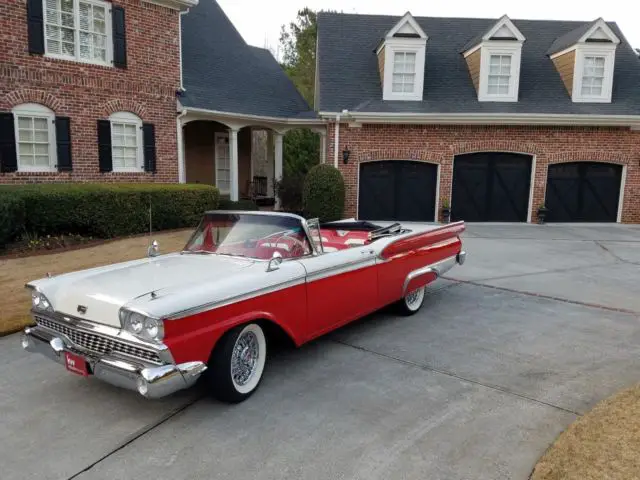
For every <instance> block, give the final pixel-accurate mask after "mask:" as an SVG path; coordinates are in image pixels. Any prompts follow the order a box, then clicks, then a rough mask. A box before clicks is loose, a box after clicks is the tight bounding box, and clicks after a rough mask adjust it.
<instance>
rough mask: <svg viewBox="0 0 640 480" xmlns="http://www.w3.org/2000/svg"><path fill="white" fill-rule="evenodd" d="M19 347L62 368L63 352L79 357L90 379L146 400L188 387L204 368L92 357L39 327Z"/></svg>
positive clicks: (197, 364) (28, 332) (193, 364)
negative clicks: (88, 372)
mask: <svg viewBox="0 0 640 480" xmlns="http://www.w3.org/2000/svg"><path fill="white" fill-rule="evenodd" d="M22 348H24V349H25V350H26V351H28V352H32V353H40V354H42V355H44V356H45V357H48V358H49V359H51V360H53V361H54V362H57V363H59V364H61V365H64V363H65V360H64V352H65V351H68V352H71V353H74V354H76V355H80V356H82V357H83V358H85V359H86V360H87V362H88V364H89V367H90V369H91V372H92V373H93V376H95V377H96V378H98V379H99V380H102V381H103V382H107V383H110V384H111V385H114V386H116V387H120V388H125V389H127V390H133V391H136V392H138V393H140V394H141V395H143V396H145V397H147V398H161V397H165V396H167V395H170V394H172V393H175V392H177V391H179V390H184V389H186V388H189V387H191V386H192V385H194V384H195V383H196V381H197V380H198V378H200V375H202V373H203V372H204V371H205V370H206V369H207V366H206V365H205V364H204V363H203V362H187V363H181V364H178V365H175V364H166V365H149V364H144V363H143V362H140V363H138V362H136V361H135V360H134V361H130V360H125V359H122V358H117V357H112V356H109V355H104V356H94V355H91V354H87V353H86V352H84V351H79V350H78V349H76V348H74V347H73V346H72V345H69V344H68V343H67V342H65V340H64V339H63V338H61V337H59V336H58V335H56V334H53V333H50V332H48V331H45V330H44V329H42V328H39V327H29V328H26V329H25V330H24V332H23V334H22Z"/></svg>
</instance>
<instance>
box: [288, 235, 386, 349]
mask: <svg viewBox="0 0 640 480" xmlns="http://www.w3.org/2000/svg"><path fill="white" fill-rule="evenodd" d="M300 263H302V264H303V265H304V267H305V269H306V271H307V309H308V312H307V319H308V320H307V321H308V322H309V329H308V331H309V332H310V333H311V337H316V336H318V335H321V334H323V333H325V332H327V331H329V330H332V329H333V328H336V327H338V326H339V325H344V324H345V323H347V322H350V321H351V320H355V319H356V318H359V317H361V316H363V315H366V314H367V313H370V312H372V311H373V310H375V309H376V308H378V277H377V273H376V257H375V253H374V251H373V249H372V248H371V247H370V246H366V245H365V246H361V247H353V248H348V249H345V250H338V251H336V252H328V253H324V254H321V255H318V256H316V257H309V258H305V259H301V260H300Z"/></svg>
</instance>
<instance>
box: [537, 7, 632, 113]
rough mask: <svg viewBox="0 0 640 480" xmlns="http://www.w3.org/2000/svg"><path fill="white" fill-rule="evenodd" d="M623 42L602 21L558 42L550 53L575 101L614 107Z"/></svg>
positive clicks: (583, 27)
mask: <svg viewBox="0 0 640 480" xmlns="http://www.w3.org/2000/svg"><path fill="white" fill-rule="evenodd" d="M619 43H620V39H619V38H618V37H617V36H616V34H615V33H613V31H612V30H611V28H609V26H608V25H607V24H606V22H605V21H604V20H602V19H601V18H599V19H598V20H595V21H593V22H591V23H590V24H586V25H583V26H581V27H578V28H577V29H575V30H572V31H571V32H568V33H567V34H565V35H563V36H562V37H560V38H558V39H556V40H555V41H554V42H553V45H552V46H551V48H550V49H549V51H548V52H547V54H548V55H549V56H550V58H551V61H552V62H553V64H554V65H555V67H556V70H557V71H558V73H559V74H560V78H561V79H562V81H563V83H564V85H565V88H566V89H567V92H568V93H569V95H571V100H572V101H573V102H579V103H610V102H611V93H612V90H613V71H614V68H615V58H616V47H617V45H618V44H619Z"/></svg>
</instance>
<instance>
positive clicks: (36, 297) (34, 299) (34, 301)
mask: <svg viewBox="0 0 640 480" xmlns="http://www.w3.org/2000/svg"><path fill="white" fill-rule="evenodd" d="M31 305H32V306H33V308H40V294H39V293H38V292H33V293H32V294H31Z"/></svg>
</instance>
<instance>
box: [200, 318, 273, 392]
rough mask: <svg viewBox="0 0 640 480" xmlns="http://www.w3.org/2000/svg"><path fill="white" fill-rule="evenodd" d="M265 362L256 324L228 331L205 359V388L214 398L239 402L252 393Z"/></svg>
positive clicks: (261, 336)
mask: <svg viewBox="0 0 640 480" xmlns="http://www.w3.org/2000/svg"><path fill="white" fill-rule="evenodd" d="M266 361H267V339H266V337H265V334H264V330H263V329H262V327H261V326H260V325H258V324H257V323H248V324H245V325H240V326H238V327H235V328H233V329H231V330H229V331H228V332H227V333H226V334H225V335H224V336H223V337H222V338H221V339H220V340H219V342H218V344H217V345H216V347H215V349H214V350H213V353H212V354H211V358H210V360H209V369H208V370H207V373H209V375H208V382H207V383H208V385H207V387H208V389H209V390H210V392H211V393H212V394H213V396H214V397H216V398H217V399H218V400H221V401H223V402H227V403H239V402H242V401H244V400H246V399H247V398H249V397H250V396H251V395H252V394H253V392H255V391H256V390H257V388H258V386H259V385H260V381H261V380H262V374H263V373H264V368H265V364H266Z"/></svg>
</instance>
